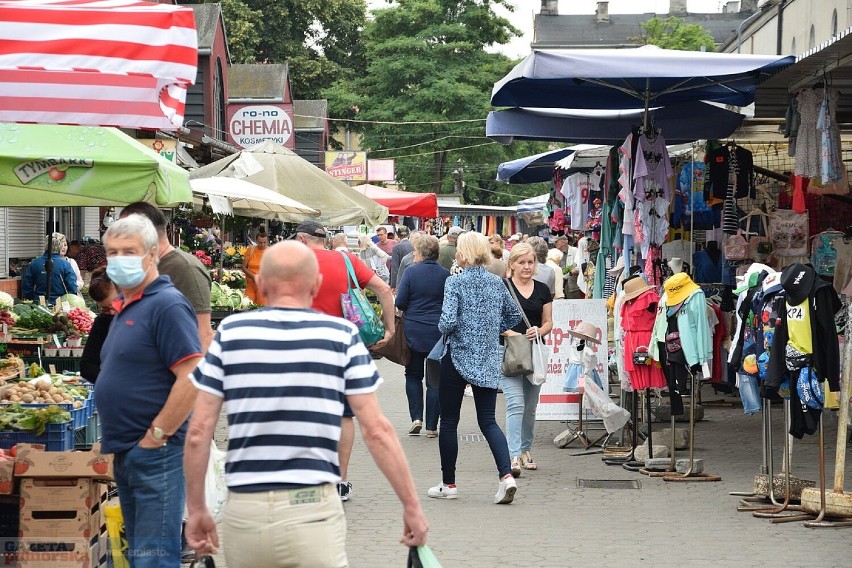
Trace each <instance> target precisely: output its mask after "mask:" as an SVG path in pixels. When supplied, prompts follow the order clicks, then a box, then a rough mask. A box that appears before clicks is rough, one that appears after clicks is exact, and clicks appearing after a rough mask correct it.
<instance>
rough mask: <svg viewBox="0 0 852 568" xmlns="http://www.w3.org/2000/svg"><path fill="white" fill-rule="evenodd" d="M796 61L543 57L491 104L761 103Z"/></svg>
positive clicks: (511, 78) (645, 50) (662, 52)
mask: <svg viewBox="0 0 852 568" xmlns="http://www.w3.org/2000/svg"><path fill="white" fill-rule="evenodd" d="M794 60H795V58H794V57H793V56H788V57H780V56H777V55H746V54H739V53H706V52H700V51H676V50H671V49H661V48H659V47H655V46H649V45H646V46H642V47H639V48H637V49H572V50H564V51H546V50H535V51H533V52H532V53H531V54H530V55H528V56H527V57H526V58H524V59H523V60H522V61H521V62H520V63H518V64H517V65H516V66H515V67H514V69H512V70H511V71H510V72H509V74H508V75H506V76H505V77H504V78H503V79H501V80H500V81H498V82H497V83H495V85H494V89H493V90H492V93H491V104H492V105H494V106H508V107H533V108H586V109H628V108H636V107H643V108H644V107H645V106H646V105H648V106H652V107H653V106H666V105H671V104H677V103H681V102H686V101H695V100H703V101H713V102H719V103H725V104H730V105H736V106H746V105H749V104H751V103H752V102H754V92H755V89H756V87H757V84H758V83H760V82H761V81H762V80H765V79H766V78H768V77H770V76H771V75H773V74H774V73H776V72H778V71H779V70H780V69H782V68H784V67H786V66H788V65H790V64H792V63H793V61H794Z"/></svg>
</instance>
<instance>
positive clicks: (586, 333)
mask: <svg viewBox="0 0 852 568" xmlns="http://www.w3.org/2000/svg"><path fill="white" fill-rule="evenodd" d="M565 333H567V334H568V335H570V336H571V337H576V338H577V339H585V340H586V341H588V342H589V343H594V344H595V345H600V343H601V340H600V339H598V337H599V336H600V333H601V330H600V329H598V328H597V326H595V325H593V324H591V323H589V322H587V321H581V322H580V323H578V324H577V326H576V327H575V328H574V329H569V330H568V331H566V332H565Z"/></svg>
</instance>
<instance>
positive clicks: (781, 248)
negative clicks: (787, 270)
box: [769, 209, 808, 257]
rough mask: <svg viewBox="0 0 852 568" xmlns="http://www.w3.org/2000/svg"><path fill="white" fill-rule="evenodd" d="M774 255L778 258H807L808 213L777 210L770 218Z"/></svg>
mask: <svg viewBox="0 0 852 568" xmlns="http://www.w3.org/2000/svg"><path fill="white" fill-rule="evenodd" d="M769 233H770V238H771V239H772V253H773V254H775V255H776V256H783V257H789V256H805V255H807V254H808V212H807V211H805V212H804V213H796V212H795V211H793V210H791V209H776V210H775V211H774V212H773V213H772V215H771V216H770V217H769Z"/></svg>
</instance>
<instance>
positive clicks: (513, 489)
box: [494, 475, 518, 505]
mask: <svg viewBox="0 0 852 568" xmlns="http://www.w3.org/2000/svg"><path fill="white" fill-rule="evenodd" d="M517 491H518V484H517V483H515V478H514V477H512V476H511V475H509V476H508V477H506V478H505V479H501V480H500V485H498V486H497V494H496V495H495V496H494V502H495V503H496V504H498V505H508V504H509V503H511V502H512V500H513V499H514V498H515V493H517Z"/></svg>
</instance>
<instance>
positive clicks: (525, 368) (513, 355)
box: [500, 280, 544, 384]
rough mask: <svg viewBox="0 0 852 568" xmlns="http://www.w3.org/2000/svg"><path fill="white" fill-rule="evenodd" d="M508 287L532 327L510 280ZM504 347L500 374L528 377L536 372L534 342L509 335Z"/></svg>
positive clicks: (526, 322) (524, 337)
mask: <svg viewBox="0 0 852 568" xmlns="http://www.w3.org/2000/svg"><path fill="white" fill-rule="evenodd" d="M506 287H507V288H509V292H510V293H511V294H512V298H514V300H515V303H516V304H517V305H518V309H519V310H520V311H521V317H522V318H523V320H524V323H525V324H526V325H527V328H530V327H532V326H531V325H530V321H529V320H528V319H527V315H526V314H525V313H524V309H523V308H522V307H521V302H520V301H519V300H518V296H517V294H515V288H514V286H513V285H512V283H511V282H509V281H508V280H507V281H506ZM503 346H504V347H505V349H504V350H503V363H502V364H501V365H500V372H501V373H503V375H504V376H506V377H517V376H520V375H524V376H526V375H529V374H532V373H533V372H534V371H535V368H534V366H533V346H532V342H531V341H530V340H529V339H528V338H527V336H526V335H523V334H518V335H507V336H506V337H504V338H503ZM542 382H544V381H542ZM537 384H541V383H537Z"/></svg>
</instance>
